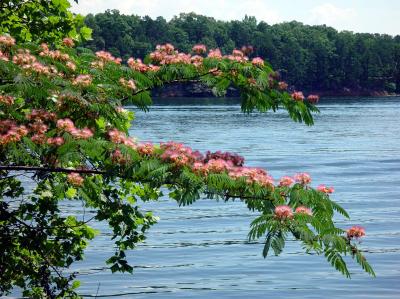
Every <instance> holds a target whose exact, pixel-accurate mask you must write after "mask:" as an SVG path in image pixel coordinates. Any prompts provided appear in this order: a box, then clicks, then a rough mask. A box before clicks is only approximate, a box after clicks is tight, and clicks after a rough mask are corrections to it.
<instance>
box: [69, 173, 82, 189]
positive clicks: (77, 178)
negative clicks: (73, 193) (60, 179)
mask: <svg viewBox="0 0 400 299" xmlns="http://www.w3.org/2000/svg"><path fill="white" fill-rule="evenodd" d="M67 180H68V182H69V183H70V184H72V185H74V186H76V187H80V186H82V185H83V181H84V180H85V179H84V178H83V177H82V176H81V175H80V174H79V173H76V172H71V173H70V174H68V176H67Z"/></svg>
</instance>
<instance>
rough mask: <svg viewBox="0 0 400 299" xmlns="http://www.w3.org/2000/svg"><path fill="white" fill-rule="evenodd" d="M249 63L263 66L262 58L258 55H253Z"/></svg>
mask: <svg viewBox="0 0 400 299" xmlns="http://www.w3.org/2000/svg"><path fill="white" fill-rule="evenodd" d="M251 63H252V64H253V65H255V66H260V67H261V66H264V59H262V58H260V57H255V58H253V60H252V61H251Z"/></svg>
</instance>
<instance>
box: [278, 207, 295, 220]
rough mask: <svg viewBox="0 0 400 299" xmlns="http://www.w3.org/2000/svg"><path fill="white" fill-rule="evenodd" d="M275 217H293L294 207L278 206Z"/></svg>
mask: <svg viewBox="0 0 400 299" xmlns="http://www.w3.org/2000/svg"><path fill="white" fill-rule="evenodd" d="M275 217H276V218H278V219H281V220H283V219H288V218H292V217H293V211H292V208H291V207H289V206H286V205H282V206H277V207H276V208H275Z"/></svg>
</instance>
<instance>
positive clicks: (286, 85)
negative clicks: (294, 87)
mask: <svg viewBox="0 0 400 299" xmlns="http://www.w3.org/2000/svg"><path fill="white" fill-rule="evenodd" d="M278 88H279V89H280V90H286V89H287V88H288V84H287V83H286V82H284V81H280V82H279V83H278Z"/></svg>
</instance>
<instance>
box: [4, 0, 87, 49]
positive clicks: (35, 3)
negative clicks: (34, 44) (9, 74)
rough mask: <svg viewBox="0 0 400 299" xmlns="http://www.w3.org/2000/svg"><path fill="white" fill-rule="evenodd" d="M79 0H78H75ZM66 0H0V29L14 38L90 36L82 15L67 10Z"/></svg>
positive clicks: (37, 38)
mask: <svg viewBox="0 0 400 299" xmlns="http://www.w3.org/2000/svg"><path fill="white" fill-rule="evenodd" d="M74 1H75V2H78V0H74ZM70 6H71V5H70V3H69V1H68V0H29V1H26V0H13V1H0V20H1V21H0V32H2V33H4V32H5V33H9V34H11V35H12V36H13V37H14V38H15V39H16V40H17V41H37V40H39V41H45V42H51V43H54V42H58V41H60V40H62V39H63V38H64V37H72V38H75V39H79V40H85V39H88V38H90V35H91V32H92V31H91V29H90V28H88V27H86V26H85V24H84V17H83V16H81V15H76V14H73V13H72V12H70V11H69V8H70Z"/></svg>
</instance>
